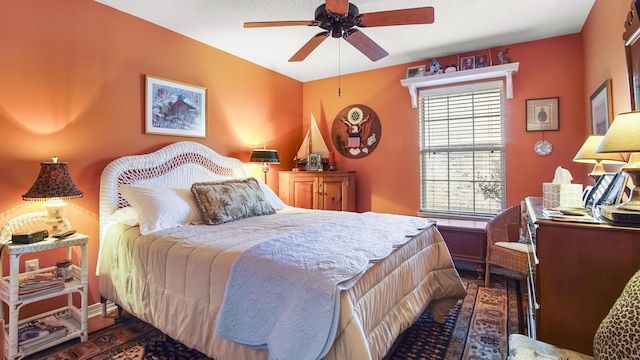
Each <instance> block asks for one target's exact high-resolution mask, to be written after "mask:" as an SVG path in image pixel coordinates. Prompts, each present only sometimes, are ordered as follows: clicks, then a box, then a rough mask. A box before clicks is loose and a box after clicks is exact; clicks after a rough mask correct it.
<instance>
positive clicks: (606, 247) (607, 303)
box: [527, 198, 640, 354]
mask: <svg viewBox="0 0 640 360" xmlns="http://www.w3.org/2000/svg"><path fill="white" fill-rule="evenodd" d="M531 207H533V209H532V208H531ZM541 209H542V199H541V198H528V199H527V211H534V212H535V213H536V214H535V215H534V216H535V224H536V226H537V230H536V232H537V234H536V252H537V256H538V259H539V261H540V262H539V264H538V267H537V271H536V281H535V283H536V290H537V300H538V303H539V304H540V308H539V309H538V311H537V313H536V327H537V337H538V339H540V340H542V341H545V342H549V343H552V344H554V345H558V346H560V347H564V348H569V349H572V350H576V351H579V352H582V353H585V354H593V337H594V335H595V332H596V330H597V329H598V326H599V325H600V322H601V321H602V319H603V318H604V317H605V316H606V315H607V313H608V312H609V309H610V308H611V307H612V306H613V303H614V302H615V301H616V299H617V298H618V296H620V293H621V292H622V289H623V288H624V286H625V285H626V283H627V282H628V281H629V279H630V278H631V276H632V275H633V274H634V273H635V272H636V271H637V270H638V269H640V228H638V227H620V226H610V225H606V224H587V223H577V222H566V221H554V220H549V219H546V218H545V217H544V215H543V214H542V213H541Z"/></svg>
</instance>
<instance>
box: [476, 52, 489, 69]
mask: <svg viewBox="0 0 640 360" xmlns="http://www.w3.org/2000/svg"><path fill="white" fill-rule="evenodd" d="M475 65H476V69H478V68H483V67H487V66H489V55H487V54H484V55H476V64H475Z"/></svg>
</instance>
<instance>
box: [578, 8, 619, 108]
mask: <svg viewBox="0 0 640 360" xmlns="http://www.w3.org/2000/svg"><path fill="white" fill-rule="evenodd" d="M630 4H631V0H597V1H596V3H595V5H594V6H593V9H591V13H590V14H589V18H588V19H587V22H586V23H585V25H584V27H583V29H582V38H583V42H584V55H583V57H584V68H585V72H584V85H585V86H584V95H583V96H584V98H585V99H586V100H589V97H590V96H591V94H593V92H594V91H595V90H596V89H597V88H598V87H599V86H600V85H601V84H602V83H603V82H604V81H605V80H606V79H609V78H610V79H612V96H613V113H614V115H615V114H619V113H622V112H627V111H630V110H631V100H630V95H629V80H628V77H627V63H626V58H625V56H626V55H625V51H624V41H623V40H622V34H623V33H624V21H625V20H626V19H627V12H628V11H629V8H630ZM585 111H589V102H588V101H585ZM587 114H589V113H588V112H587Z"/></svg>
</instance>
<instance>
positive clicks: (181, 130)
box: [145, 75, 207, 138]
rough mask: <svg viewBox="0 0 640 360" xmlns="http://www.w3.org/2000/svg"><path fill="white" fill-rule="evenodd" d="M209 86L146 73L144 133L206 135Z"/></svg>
mask: <svg viewBox="0 0 640 360" xmlns="http://www.w3.org/2000/svg"><path fill="white" fill-rule="evenodd" d="M206 99H207V89H205V88H203V87H199V86H194V85H187V84H183V83H180V82H175V81H170V80H166V79H161V78H158V77H154V76H150V75H147V76H146V105H145V112H146V121H145V133H147V134H159V135H174V136H193V137H202V138H204V137H207V108H206Z"/></svg>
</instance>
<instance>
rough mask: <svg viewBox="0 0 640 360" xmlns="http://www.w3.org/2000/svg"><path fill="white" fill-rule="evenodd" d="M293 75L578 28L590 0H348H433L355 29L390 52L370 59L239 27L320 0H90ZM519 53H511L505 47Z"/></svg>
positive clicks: (377, 2) (292, 15)
mask: <svg viewBox="0 0 640 360" xmlns="http://www.w3.org/2000/svg"><path fill="white" fill-rule="evenodd" d="M96 1H97V2H99V3H102V4H105V5H107V6H111V7H113V8H116V9H118V10H121V11H123V12H125V13H128V14H131V15H133V16H136V17H139V18H142V19H145V20H147V21H150V22H152V23H155V24H157V25H160V26H162V27H165V28H167V29H170V30H173V31H175V32H178V33H180V34H183V35H185V36H187V37H190V38H192V39H195V40H198V41H200V42H203V43H205V44H208V45H211V46H213V47H215V48H218V49H220V50H223V51H225V52H228V53H230V54H233V55H236V56H238V57H241V58H243V59H246V60H248V61H250V62H253V63H255V64H258V65H261V66H263V67H265V68H268V69H272V70H274V71H276V72H278V73H281V74H284V75H286V76H289V77H291V78H294V79H297V80H299V81H303V82H306V81H311V80H317V79H323V78H328V77H332V76H337V75H339V74H343V75H344V74H349V73H354V72H359V71H365V70H371V69H376V68H382V67H387V66H392V65H398V64H404V63H410V62H416V61H425V63H426V62H427V61H431V59H433V58H437V57H441V56H445V55H452V54H459V53H464V52H470V51H474V50H482V49H486V48H492V47H497V46H503V45H508V44H515V43H520V42H525V41H531V40H538V39H544V38H549V37H554V36H560V35H567V34H574V33H578V32H580V31H581V29H582V26H583V24H584V22H585V20H586V18H587V16H588V15H589V11H590V10H591V8H592V6H593V3H594V2H595V0H534V1H530V0H394V1H385V0H353V2H354V4H355V5H356V6H357V7H358V8H359V9H360V13H361V14H362V13H369V12H376V11H385V10H396V9H406V8H414V7H424V6H433V7H434V8H435V22H434V23H433V24H429V25H403V26H386V27H375V28H361V29H360V30H361V31H362V32H364V33H365V34H366V35H367V36H369V37H370V38H371V39H372V40H373V41H375V42H376V43H378V44H379V45H380V46H382V47H383V48H384V49H385V50H387V52H388V53H389V56H387V57H385V58H383V59H381V60H379V61H377V62H372V61H371V60H369V59H368V58H367V57H365V56H364V55H363V54H362V53H360V52H359V51H358V50H356V49H355V48H354V47H353V46H351V45H350V44H349V43H347V42H346V41H344V40H343V39H334V38H331V37H329V38H328V39H326V40H325V41H324V42H323V43H322V44H321V45H320V46H318V48H316V49H315V50H314V51H313V52H312V53H311V54H310V55H309V57H307V58H306V59H305V60H304V61H302V62H298V63H290V62H288V59H289V58H290V57H291V56H292V55H293V54H294V53H295V52H296V51H298V49H299V48H300V47H302V46H303V45H304V44H305V43H306V42H307V41H308V40H309V39H310V38H311V37H312V36H314V35H315V34H317V33H319V32H320V31H322V29H319V28H318V27H310V26H289V27H273V28H249V29H245V28H243V23H244V22H245V21H272V20H273V21H276V20H313V19H314V12H315V9H316V8H317V7H318V6H319V5H321V4H322V3H323V1H322V0H313V1H302V0H269V1H259V0H258V1H256V0H232V1H223V0H136V1H132V0H96ZM510 55H511V57H512V58H514V59H515V60H517V54H513V53H512V54H510Z"/></svg>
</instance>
